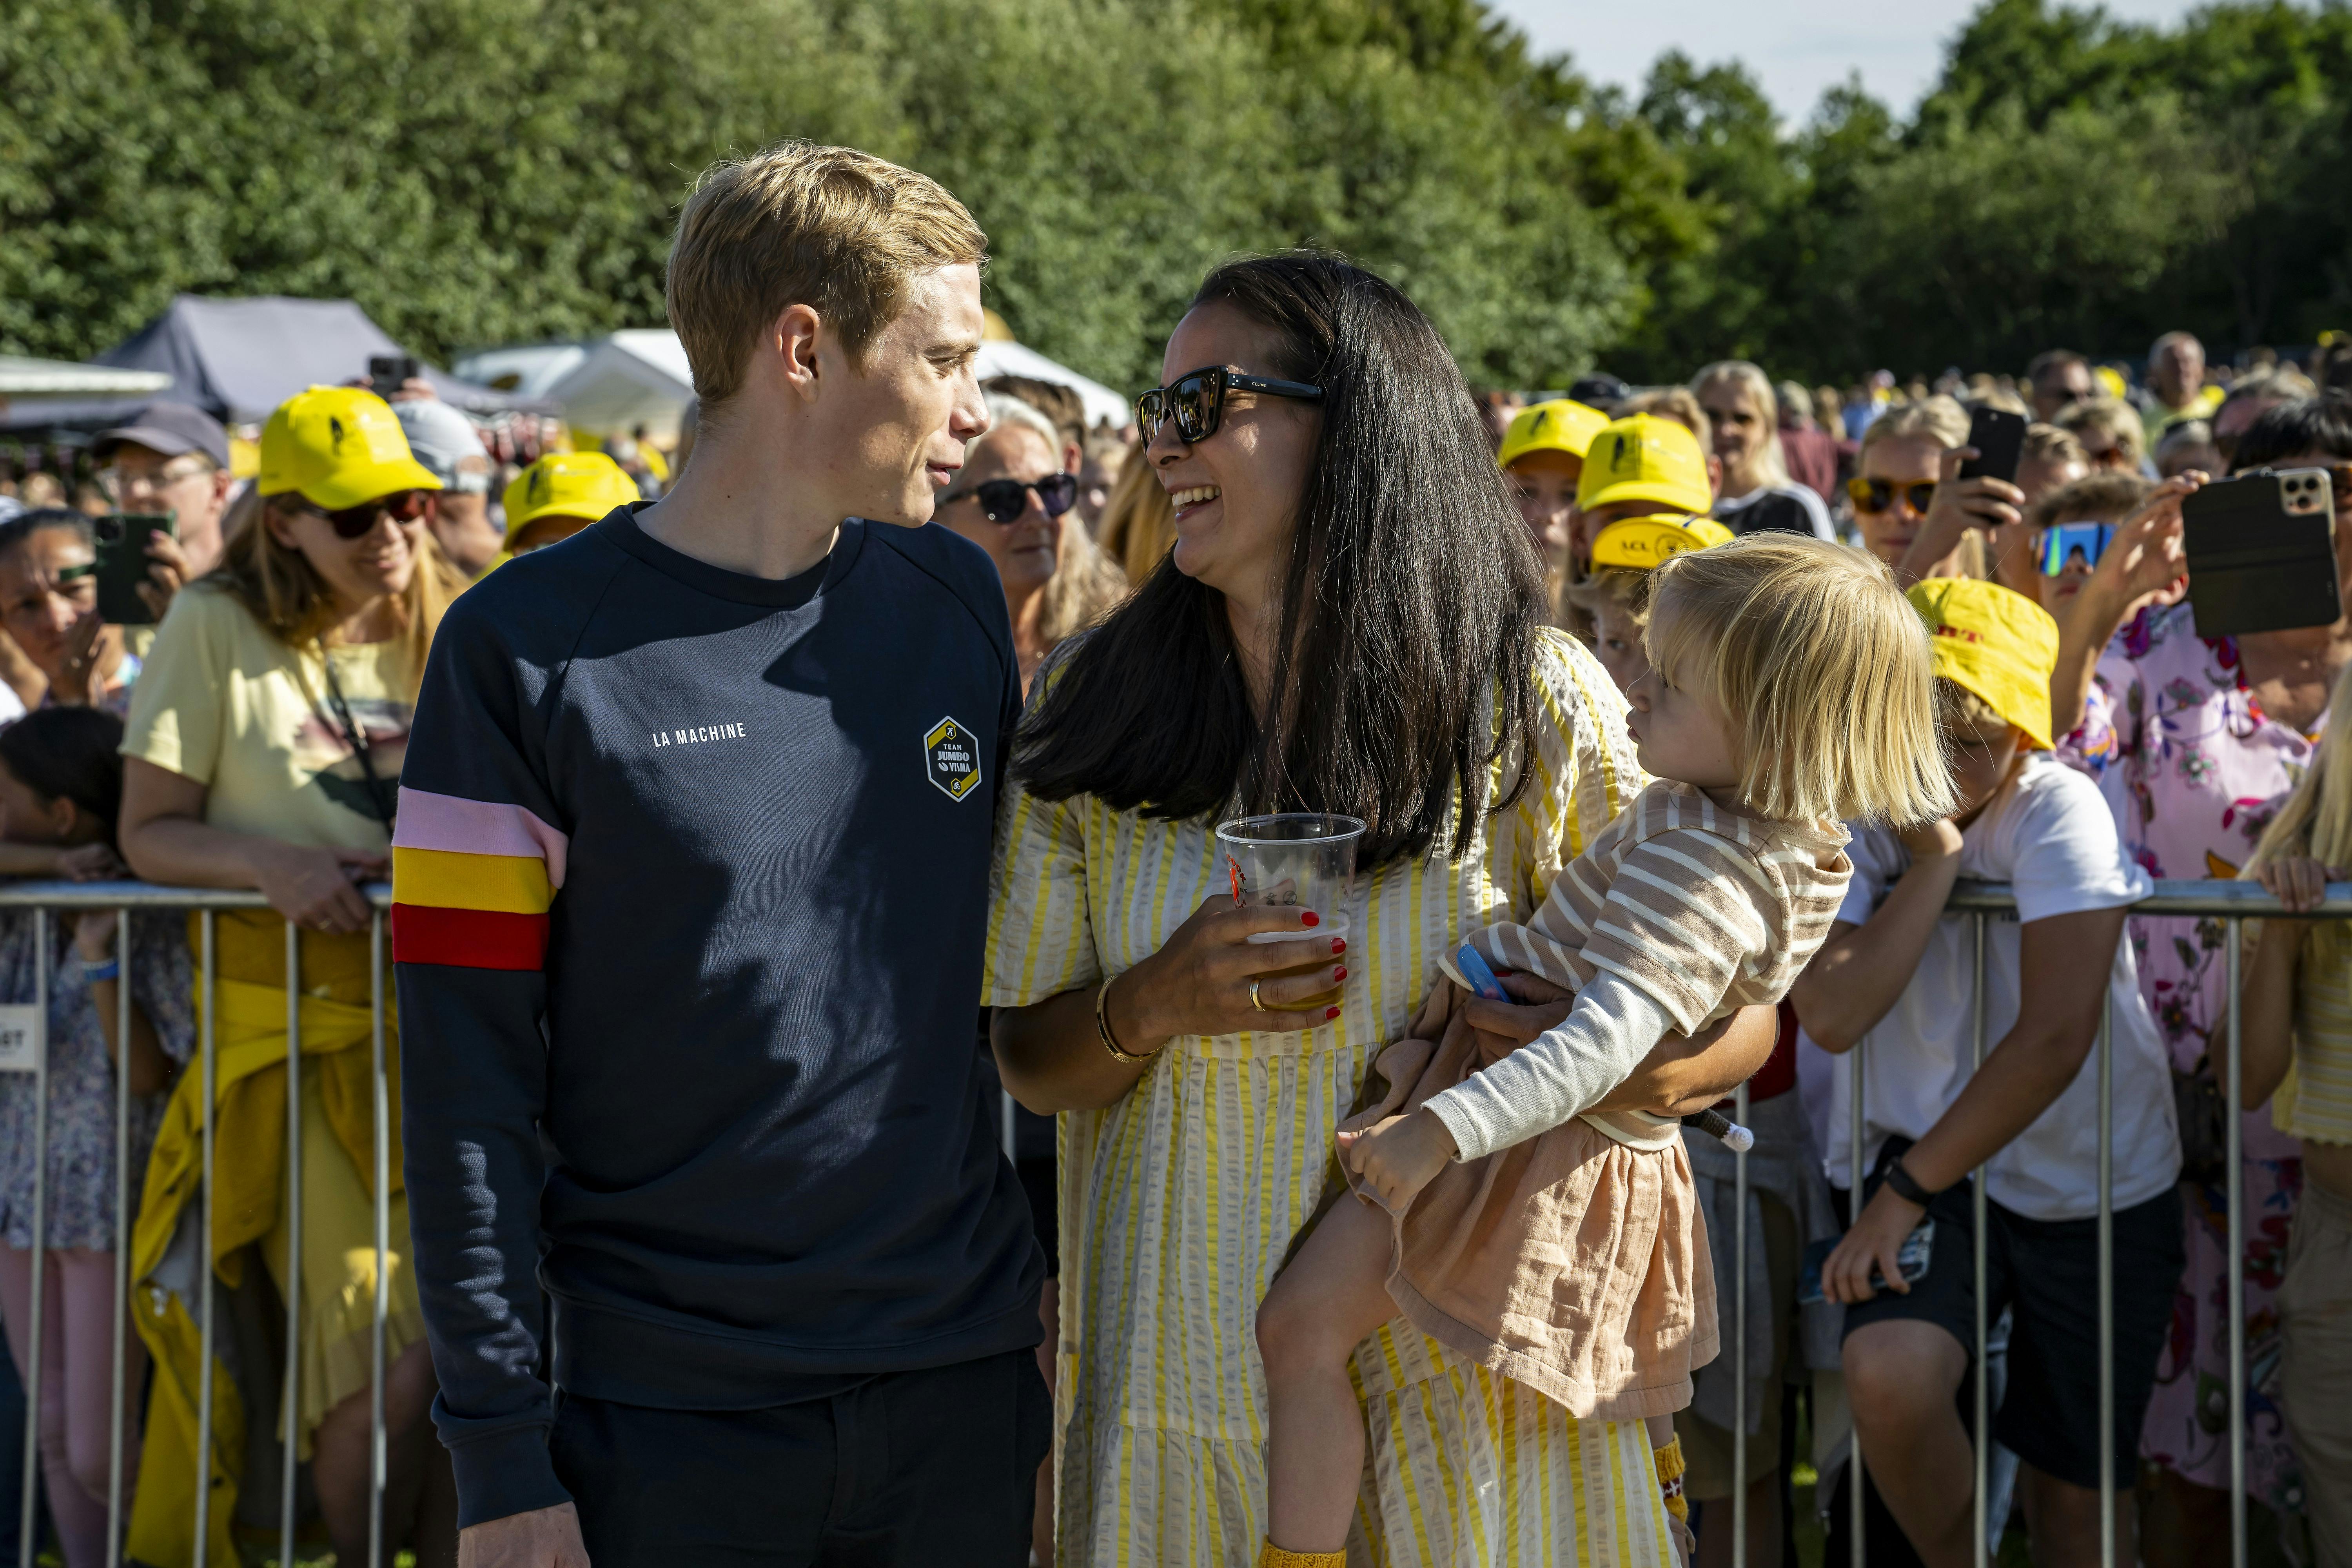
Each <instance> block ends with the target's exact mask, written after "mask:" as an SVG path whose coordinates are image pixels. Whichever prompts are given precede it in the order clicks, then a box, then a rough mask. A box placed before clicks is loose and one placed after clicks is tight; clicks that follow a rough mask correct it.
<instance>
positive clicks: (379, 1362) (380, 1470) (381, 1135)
mask: <svg viewBox="0 0 2352 1568" xmlns="http://www.w3.org/2000/svg"><path fill="white" fill-rule="evenodd" d="M368 983H369V987H368V988H369V998H368V1001H369V1005H370V1006H371V1007H373V1009H374V1013H375V1041H374V1049H375V1058H374V1062H373V1068H374V1070H373V1083H374V1085H375V1323H374V1326H373V1332H372V1337H371V1344H370V1350H371V1352H372V1353H373V1357H374V1361H373V1365H374V1368H375V1374H374V1379H373V1383H372V1384H370V1386H369V1389H368V1405H369V1412H368V1422H369V1425H368V1446H369V1451H370V1454H371V1463H370V1465H369V1468H368V1568H383V1561H384V1558H383V1482H384V1469H385V1460H386V1454H385V1450H386V1448H387V1447H388V1446H389V1444H388V1440H387V1438H386V1437H385V1435H384V1430H383V1321H384V1314H385V1310H386V1309H387V1307H389V1305H390V1304H391V1300H392V1298H391V1288H390V1284H389V1282H388V1281H387V1280H386V1279H385V1278H384V1275H385V1271H386V1267H387V1260H388V1258H389V1257H390V1255H391V1252H392V1100H391V1095H390V1090H389V1088H388V1086H387V1085H386V1083H385V1081H384V1076H383V910H376V911H375V912H374V913H373V915H371V916H370V917H369V920H368Z"/></svg>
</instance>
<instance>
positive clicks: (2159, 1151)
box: [1827, 753, 2180, 1220]
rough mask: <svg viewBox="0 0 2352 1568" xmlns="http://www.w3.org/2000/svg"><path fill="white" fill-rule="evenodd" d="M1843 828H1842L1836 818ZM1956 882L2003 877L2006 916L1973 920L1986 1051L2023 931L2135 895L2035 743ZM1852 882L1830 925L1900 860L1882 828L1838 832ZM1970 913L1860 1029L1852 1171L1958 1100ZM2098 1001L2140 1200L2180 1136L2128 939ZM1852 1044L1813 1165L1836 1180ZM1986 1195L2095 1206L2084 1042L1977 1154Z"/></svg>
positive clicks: (1885, 880) (2094, 1088)
mask: <svg viewBox="0 0 2352 1568" xmlns="http://www.w3.org/2000/svg"><path fill="white" fill-rule="evenodd" d="M1849 826H1853V825H1849ZM1960 842H1961V848H1960V868H1959V874H1960V875H1961V876H1962V877H1968V878H1976V879H1982V880H1985V881H1993V882H2008V883H2011V884H2012V885H2013V886H2014V887H2015V889H2016V890H2017V913H2015V914H2014V915H2010V914H1996V915H1990V916H1988V917H1987V919H1986V924H1985V979H1984V995H1985V1032H1984V1041H1985V1051H1986V1053H1987V1054H1988V1055H1990V1053H1991V1052H1992V1051H1993V1049H1994V1048H1995V1047H1998V1046H1999V1045H2000V1042H2001V1040H2002V1038H2003V1037H2005V1036H2006V1035H2008V1033H2009V1031H2010V1030H2011V1027H2013V1026H2015V1024H2016V1022H2017V1008H2018V995H2017V992H2018V948H2019V942H2020V941H2021V936H2022V929H2021V928H2022V927H2023V926H2027V925H2031V924H2032V923H2033V922H2034V921H2040V920H2047V919H2049V918H2051V917H2052V916H2053V915H2064V914H2074V913H2076V912H2078V911H2080V910H2102V909H2113V908H2115V907H2116V905H2119V904H2129V903H2133V902H2136V901H2137V900H2140V899H2143V898H2146V897H2147V894H2148V891H2149V883H2148V878H2147V872H2145V871H2143V870H2141V869H2140V868H2138V867H2137V866H2135V865H2133V864H2132V863H2131V862H2130V860H2129V859H2127V858H2126V856H2125V854H2124V850H2123V844H2122V840H2121V839H2120V838H2119V837H2118V836H2117V835H2116V824H2115V818H2114V817H2113V816H2110V815H2109V814H2108V811H2107V805H2106V802H2105V800H2104V799H2102V798H2101V796H2100V795H2099V790H2098V786H2097V785H2096V784H2093V783H2092V782H2091V781H2090V779H2088V778H2087V777H2085V776H2084V775H2083V774H2081V773H2076V772H2074V770H2073V769H2072V768H2068V767H2065V766H2063V765H2062V764H2061V763H2057V762H2056V761H2054V760H2053V759H2052V758H2051V757H2050V756H2049V755H2048V754H2047V753H2041V754H2037V755H2035V756H2033V757H2032V758H2031V759H2029V760H2028V762H2027V763H2026V765H2025V768H2024V770H2023V771H2022V772H2021V773H2020V774H2019V775H2018V777H2017V779H2016V781H2015V782H2014V783H2012V784H2011V785H2010V786H2009V787H2008V788H2007V789H2006V790H2005V791H2003V792H2002V793H2001V795H2000V796H1999V797H1998V798H1996V799H1995V800H1994V801H1993V803H1992V804H1991V805H1990V806H1988V807H1986V809H1985V811H1984V813H1983V814H1982V815H1981V816H1979V817H1978V818H1977V819H1976V821H1975V822H1973V823H1971V824H1969V827H1968V829H1967V830H1966V831H1965V832H1964V833H1962V834H1961V836H1960ZM1846 853H1847V854H1848V855H1850V856H1852V857H1853V881H1852V882H1850V883H1848V884H1847V887H1846V900H1845V907H1844V908H1843V909H1842V910H1839V911H1838V919H1839V920H1841V921H1853V922H1854V923H1856V924H1860V923H1861V922H1862V921H1865V920H1867V919H1868V918H1869V916H1870V913H1871V911H1872V910H1874V909H1876V908H1877V907H1878V904H1879V902H1880V901H1881V900H1883V899H1884V898H1885V894H1886V889H1887V888H1888V886H1889V885H1890V884H1892V883H1893V882H1894V881H1895V879H1896V878H1897V877H1899V876H1900V875H1901V874H1902V872H1903V870H1904V869H1905V868H1906V867H1907V866H1909V865H1910V863H1911V857H1910V853H1909V851H1907V850H1906V849H1905V848H1904V847H1903V845H1902V843H1901V841H1900V840H1898V839H1897V838H1896V837H1895V835H1893V834H1892V833H1889V832H1887V831H1885V829H1883V828H1866V827H1860V826H1854V827H1853V843H1851V844H1850V845H1848V846H1847V847H1846ZM1973 923H1974V917H1973V916H1971V915H1967V914H1948V915H1946V916H1945V917H1944V918H1943V919H1942V920H1940V921H1937V922H1936V930H1935V933H1934V934H1933V935H1932V936H1930V937H1929V938H1928V939H1927V951H1926V952H1925V953H1924V954H1923V955H1922V956H1921V958H1920V960H1919V967H1918V970H1917V972H1916V973H1914V974H1913V975H1912V977H1911V984H1909V985H1908V986H1906V987H1905V988H1904V992H1903V995H1902V997H1901V999H1900V1000H1898V1001H1897V1002H1896V1003H1895V1006H1894V1008H1893V1010H1891V1011H1890V1012H1889V1013H1888V1014H1887V1015H1886V1016H1885V1017H1884V1018H1882V1019H1880V1020H1879V1021H1878V1023H1877V1025H1876V1026H1874V1028H1873V1029H1872V1030H1871V1031H1870V1033H1869V1034H1867V1035H1865V1036H1864V1037H1863V1039H1862V1043H1861V1045H1860V1046H1858V1047H1856V1050H1858V1051H1863V1052H1866V1053H1868V1058H1869V1059H1868V1061H1867V1063H1866V1065H1865V1067H1864V1084H1865V1088H1864V1100H1863V1151H1864V1170H1868V1169H1869V1168H1870V1167H1871V1165H1872V1164H1873V1163H1874V1162H1875V1161H1876V1160H1877V1157H1878V1148H1879V1145H1880V1144H1881V1143H1883V1142H1885V1140H1886V1138H1887V1136H1888V1135H1889V1134H1891V1133H1902V1134H1903V1135H1905V1136H1906V1137H1910V1138H1918V1137H1920V1136H1922V1135H1923V1134H1925V1133H1926V1132H1927V1129H1928V1128H1930V1127H1932V1126H1934V1125H1935V1123H1936V1121H1937V1118H1938V1117H1940V1116H1942V1115H1943V1113H1944V1112H1945V1111H1946V1110H1948V1109H1949V1108H1950V1106H1951V1103H1952V1101H1953V1100H1957V1099H1958V1098H1959V1094H1960V1090H1961V1089H1964V1088H1965V1087H1967V1084H1968V1080H1969V1074H1970V1072H1971V1071H1972V1070H1973V1069H1972V1066H1971V1064H1972V1062H1973V1060H1974V1056H1975V1042H1976V1019H1975V1014H1974V1011H1973V1004H1974V994H1973V985H1974V969H1973V967H1972V965H1973V958H1974V942H1973V940H1972V935H1971V932H1972V927H1973ZM2107 995H2108V999H2109V1003H2110V1007H2109V1013H2110V1016H2111V1018H2112V1020H2113V1022H2112V1026H2111V1031H2110V1040H2111V1042H2112V1044H2111V1047H2110V1048H2111V1049H2112V1050H2113V1051H2114V1053H2115V1189H2114V1201H2115V1205H2116V1207H2117V1208H2125V1207H2128V1206H2129V1205H2133V1204H2137V1203H2144V1202H2146V1201H2147V1200H2148V1199H2149V1198H2152V1197H2154V1196H2156V1195H2157V1194H2158V1193H2161V1192H2162V1191H2164V1189H2165V1188H2167V1187H2168V1186H2170V1185H2172V1184H2173V1182H2174V1181H2175V1180H2176V1179H2177V1178H2178V1177H2179V1173H2180V1135H2179V1131H2178V1129H2177V1128H2176V1127H2175V1125H2174V1122H2173V1111H2172V1085H2171V1079H2170V1076H2169V1074H2168V1071H2167V1067H2168V1063H2167V1059H2166V1057H2165V1053H2164V1045H2163V1042H2162V1040H2161V1039H2160V1038H2159V1037H2158V1034H2157V1028H2156V1020H2155V1019H2154V1018H2153V1017H2151V1016H2149V1014H2148V1010H2147V1003H2146V1002H2144V1001H2143V1000H2142V999H2141V997H2140V994H2139V973H2138V966H2137V963H2134V961H2133V958H2132V948H2131V942H2130V940H2129V938H2128V937H2125V938H2122V939H2119V940H2118V941H2117V942H2116V957H2115V963H2114V964H2113V966H2112V968H2111V969H2110V971H2109V973H2108V983H2107ZM1853 1054H1854V1053H1853V1052H1849V1053H1847V1055H1846V1056H1844V1057H1843V1058H1840V1059H1839V1064H1838V1073H1837V1083H1836V1092H1835V1095H1834V1097H1833V1102H1832V1107H1831V1111H1830V1119H1829V1134H1830V1137H1829V1142H1828V1145H1827V1148H1828V1154H1829V1157H1828V1162H1827V1163H1828V1166H1829V1170H1828V1174H1829V1177H1830V1180H1831V1183H1832V1184H1833V1185H1835V1186H1838V1187H1841V1188H1843V1186H1845V1185H1846V1184H1847V1179H1848V1173H1849V1172H1848V1167H1849V1162H1850V1160H1851V1158H1852V1155H1851V1152H1850V1151H1851V1149H1852V1146H1853V1145H1852V1140H1851V1133H1852V1130H1853V1100H1852V1094H1853ZM1985 1190H1986V1193H1987V1194H1988V1195H1989V1196H1990V1197H1991V1199H1992V1200H1993V1201H1994V1202H1995V1203H1998V1204H2000V1205H2001V1206H2003V1207H2004V1208H2008V1209H2011V1210H2014V1211H2015V1212H2017V1213H2018V1214H2021V1215H2025V1216H2026V1217H2027V1218H2029V1219H2040V1220H2056V1219H2084V1218H2087V1217H2090V1216H2092V1215H2096V1214H2097V1213H2098V1212H2099V1057H2098V1052H2097V1050H2096V1049H2095V1048H2094V1049H2093V1050H2092V1052H2091V1054H2090V1055H2089V1056H2088V1057H2086V1058H2084V1062H2083V1069H2082V1071H2080V1072H2079V1073H2077V1074H2075V1076H2074V1082H2073V1083H2071V1084H2069V1085H2067V1086H2066V1090H2065V1092H2064V1093H2063V1094H2061V1095H2060V1096H2059V1097H2058V1099H2057V1101H2056V1102H2055V1103H2054V1104H2053V1105H2052V1106H2051V1107H2050V1108H2049V1109H2048V1110H2044V1111H2043V1112H2042V1114H2041V1115H2040V1116H2039V1117H2037V1118H2036V1119H2035V1120H2034V1121H2033V1123H2032V1125H2031V1126H2030V1127H2028V1128H2027V1129H2026V1130H2025V1131H2023V1132H2022V1133H2021V1134H2020V1135H2019V1136H2018V1138H2017V1140H2016V1141H2015V1142H2012V1143H2011V1144H2010V1145H2009V1146H2008V1147H2007V1148H2005V1149H2003V1150H2001V1151H2000V1152H1999V1153H1997V1154H1995V1155H1994V1156H1993V1157H1992V1159H1991V1160H1990V1162H1989V1163H1988V1164H1987V1175H1986V1187H1985Z"/></svg>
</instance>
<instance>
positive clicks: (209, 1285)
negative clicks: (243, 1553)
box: [194, 910, 220, 1568]
mask: <svg viewBox="0 0 2352 1568" xmlns="http://www.w3.org/2000/svg"><path fill="white" fill-rule="evenodd" d="M218 921H219V917H218V916H217V915H215V913H214V912H213V911H212V910H205V911H204V913H202V914H201V915H199V916H198V917H197V918H196V924H197V929H198V932H199V946H200V947H201V948H202V951H203V957H202V960H201V968H202V972H203V976H204V979H203V991H202V994H203V997H204V1001H203V1005H202V1021H201V1024H200V1032H199V1034H198V1037H197V1045H196V1049H197V1051H198V1053H199V1054H200V1055H201V1056H202V1057H203V1058H204V1075H203V1076H204V1081H203V1085H202V1089H201V1092H200V1093H199V1095H198V1099H199V1100H201V1101H202V1105H201V1107H200V1110H199V1114H200V1116H201V1118H202V1121H201V1123H200V1127H199V1132H198V1136H199V1138H200V1139H201V1147H202V1149H203V1160H204V1184H205V1190H204V1192H203V1194H201V1195H200V1196H199V1198H198V1200H197V1213H198V1215H199V1216H200V1219H199V1223H198V1226H197V1235H198V1237H199V1245H198V1247H197V1258H196V1310H197V1312H198V1314H199V1316H198V1318H197V1321H196V1356H197V1361H198V1363H199V1364H198V1366H197V1369H196V1451H195V1454H194V1462H195V1467H196V1475H195V1489H196V1557H195V1565H196V1568H205V1564H206V1563H209V1562H210V1561H211V1560H212V1523H213V1519H212V1514H213V1218H214V1215H213V1207H214V1205H213V1165H214V1161H213V1152H214V1151H213V1101H214V1100H215V1098H216V1097H217V1096H218V1094H219V1091H220V1050H219V1046H220V1038H219V1035H218V1033H217V1031H216V1030H215V1027H214V1024H215V1018H214V1015H215V1005H214V1002H215V995H214V994H215V992H216V991H217V990H218V989H219V973H218V970H217V964H218V962H219V961H218V956H217V953H216V952H215V949H216V947H217V945H218V944H217V943H216V942H215V929H214V928H215V926H216V925H217V924H218Z"/></svg>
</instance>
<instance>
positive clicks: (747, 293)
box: [667, 142, 988, 419]
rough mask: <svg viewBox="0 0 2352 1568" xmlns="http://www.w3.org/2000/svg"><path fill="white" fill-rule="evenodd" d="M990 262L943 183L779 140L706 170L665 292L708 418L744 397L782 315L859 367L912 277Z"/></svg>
mask: <svg viewBox="0 0 2352 1568" xmlns="http://www.w3.org/2000/svg"><path fill="white" fill-rule="evenodd" d="M987 256H988V236H986V235H984V234H982V232H981V230H980V226H979V225H978V224H976V223H974V222H973V221H972V217H971V214H970V213H968V212H966V211H965V210H964V207H963V204H962V203H961V202H959V201H957V200H956V199H955V197H953V196H951V195H948V193H947V191H946V190H945V189H944V188H943V187H942V186H941V185H940V183H939V182H938V181H936V180H934V179H932V178H930V177H929V175H927V174H917V173H915V172H914V171H913V170H912V169H902V168H900V167H899V166H898V164H896V163H890V162H888V161H887V160H886V159H881V158H877V157H876V156H874V155H873V154H872V153H861V152H859V151H857V149H856V148H855V147H826V146H822V145H820V144H818V143H816V142H777V143H776V144H775V145H774V146H772V147H770V148H768V149H767V150H766V151H765V152H762V153H755V154H753V155H752V156H751V157H749V158H730V159H728V160H726V161H724V162H722V163H713V164H712V165H711V166H710V167H709V168H708V169H705V170H704V171H703V172H702V176H701V178H699V179H698V180H697V181H695V183H694V194H693V195H689V196H688V197H687V199H686V207H685V210H684V211H682V212H680V213H679V214H678V218H677V238H676V239H675V240H674V241H673V242H672V243H671V245H670V251H669V279H668V285H667V296H668V303H669V324H670V325H671V326H672V327H673V328H675V329H676V330H677V337H678V342H680V343H681V344H683V345H684V346H685V349H686V363H687V364H688V366H689V367H691V369H692V370H693V372H694V392H695V395H696V396H697V397H698V398H699V399H700V400H701V404H702V415H703V417H704V418H705V419H708V418H709V417H710V416H711V415H712V414H713V413H714V412H715V411H716V410H717V409H718V408H719V407H720V406H721V405H724V404H725V403H726V402H727V400H728V399H729V398H730V397H732V396H734V395H735V394H736V393H738V392H739V391H740V390H742V385H743V377H744V373H745V371H746V369H747V368H748V366H749V364H750V363H751V348H752V343H753V341H754V340H755V339H756V338H757V337H758V335H759V334H760V333H761V331H763V330H765V329H766V327H767V326H768V324H769V323H770V322H772V321H774V320H775V319H776V318H777V317H778V316H781V315H782V314H783V313H784V311H785V310H786V309H787V308H788V307H790V306H793V305H807V306H808V307H810V308H811V309H812V310H815V311H816V313H817V318H818V320H820V321H823V322H824V325H825V327H826V329H827V330H828V331H832V332H833V333H834V334H835V336H836V337H837V338H838V339H839V340H840V342H841V347H842V352H843V353H845V354H846V355H847V356H848V358H849V362H850V363H852V364H858V363H862V361H863V359H864V356H865V353H866V349H867V348H868V347H870V346H871V345H872V344H873V342H874V339H875V337H876V336H877V334H878V333H880V331H882V329H883V328H885V327H887V326H888V325H889V324H890V322H891V321H892V320H893V319H894V318H895V317H896V316H897V315H898V311H899V310H901V309H902V308H903V307H904V306H905V304H906V300H907V291H908V289H909V287H910V286H911V285H912V284H913V282H914V280H915V279H917V278H919V277H921V276H922V275H923V274H924V273H926V272H934V271H937V270H938V269H939V268H942V267H955V266H960V265H962V264H965V263H971V264H972V265H975V266H976V265H980V264H982V263H983V262H984V261H985V260H986V259H987Z"/></svg>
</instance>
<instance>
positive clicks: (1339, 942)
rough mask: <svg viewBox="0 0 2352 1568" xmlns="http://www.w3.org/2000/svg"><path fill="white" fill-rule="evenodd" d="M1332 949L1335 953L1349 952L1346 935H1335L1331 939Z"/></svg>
mask: <svg viewBox="0 0 2352 1568" xmlns="http://www.w3.org/2000/svg"><path fill="white" fill-rule="evenodd" d="M1331 951H1332V952H1335V953H1336V952H1347V951H1348V939H1347V938H1346V937H1344V936H1335V937H1333V938H1332V939H1331Z"/></svg>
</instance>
